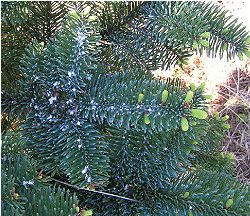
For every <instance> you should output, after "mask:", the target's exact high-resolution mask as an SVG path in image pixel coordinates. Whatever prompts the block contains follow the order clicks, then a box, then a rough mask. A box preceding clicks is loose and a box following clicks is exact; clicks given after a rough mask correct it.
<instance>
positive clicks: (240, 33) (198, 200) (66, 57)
mask: <svg viewBox="0 0 250 216" xmlns="http://www.w3.org/2000/svg"><path fill="white" fill-rule="evenodd" d="M1 7H2V64H3V67H2V80H3V83H4V84H3V85H2V135H3V136H2V139H3V144H2V202H1V205H2V212H3V215H7V214H10V215H33V214H38V215H48V214H50V215H59V214H60V215H74V214H76V215H77V214H78V215H90V214H92V213H93V214H94V215H166V214H168V215H176V214H178V215H247V214H248V212H249V199H250V193H249V187H247V186H246V184H244V183H241V182H240V181H239V180H237V179H235V178H233V177H232V171H231V168H232V166H233V163H232V160H231V158H230V156H227V155H226V156H224V155H222V154H220V148H221V147H220V141H221V140H222V139H223V130H225V129H227V128H228V127H229V125H227V124H226V123H225V121H226V120H227V118H226V117H220V116H218V115H215V116H212V115H211V114H209V113H208V109H207V104H208V102H207V98H210V96H207V95H205V94H204V93H203V89H204V83H202V84H201V85H200V86H199V87H195V86H193V85H190V86H185V85H183V84H182V83H181V80H178V79H173V80H170V79H168V80H160V79H157V78H155V77H153V75H152V73H151V72H152V71H153V70H155V69H157V68H162V69H168V68H169V67H170V66H171V65H174V64H179V65H180V66H181V67H182V66H183V65H185V64H187V63H188V57H190V56H191V55H192V54H193V53H195V52H196V53H200V54H201V53H203V52H206V53H207V55H208V56H216V55H219V56H221V57H222V56H223V55H225V54H226V56H227V57H228V59H230V58H233V57H235V56H236V55H238V56H239V58H242V55H243V54H245V55H246V56H248V57H249V51H248V48H249V46H248V45H249V43H250V41H249V37H248V33H247V32H246V31H245V29H244V27H243V26H242V25H241V24H237V21H236V20H232V18H231V17H229V16H227V15H226V11H223V9H222V8H220V7H218V6H215V5H213V4H211V3H203V2H3V3H2V4H1ZM70 9H75V10H76V12H72V11H70V12H69V10H70ZM10 78H11V79H10ZM12 78H13V79H12ZM190 95H192V96H190ZM11 131H14V132H15V133H14V132H11ZM61 188H63V189H61ZM230 202H231V204H232V205H230ZM79 207H80V208H79Z"/></svg>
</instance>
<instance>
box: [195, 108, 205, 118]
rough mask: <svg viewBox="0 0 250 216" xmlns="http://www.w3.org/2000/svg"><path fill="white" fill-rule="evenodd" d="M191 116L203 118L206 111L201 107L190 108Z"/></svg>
mask: <svg viewBox="0 0 250 216" xmlns="http://www.w3.org/2000/svg"><path fill="white" fill-rule="evenodd" d="M191 116H193V117H195V118H198V119H205V118H207V113H206V112H205V111H203V110H201V109H192V110H191Z"/></svg>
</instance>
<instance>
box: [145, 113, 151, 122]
mask: <svg viewBox="0 0 250 216" xmlns="http://www.w3.org/2000/svg"><path fill="white" fill-rule="evenodd" d="M144 122H145V124H150V120H149V117H148V114H147V112H144Z"/></svg>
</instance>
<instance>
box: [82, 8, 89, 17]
mask: <svg viewBox="0 0 250 216" xmlns="http://www.w3.org/2000/svg"><path fill="white" fill-rule="evenodd" d="M90 10H91V7H90V6H87V7H86V8H85V9H84V11H83V15H84V16H86V15H88V14H89V12H90Z"/></svg>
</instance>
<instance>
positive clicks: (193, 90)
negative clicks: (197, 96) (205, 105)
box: [190, 83, 195, 92]
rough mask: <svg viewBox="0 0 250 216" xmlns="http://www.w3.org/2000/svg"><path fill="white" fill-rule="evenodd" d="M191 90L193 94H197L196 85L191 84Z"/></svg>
mask: <svg viewBox="0 0 250 216" xmlns="http://www.w3.org/2000/svg"><path fill="white" fill-rule="evenodd" d="M190 89H191V91H192V92H195V84H194V83H190Z"/></svg>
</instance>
